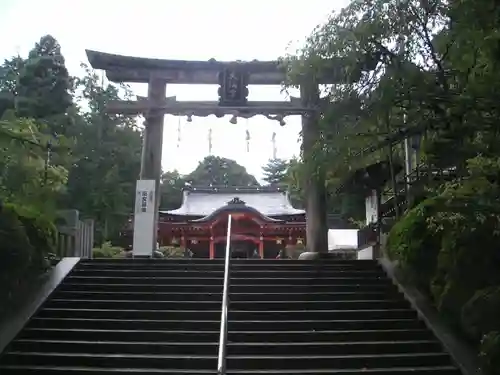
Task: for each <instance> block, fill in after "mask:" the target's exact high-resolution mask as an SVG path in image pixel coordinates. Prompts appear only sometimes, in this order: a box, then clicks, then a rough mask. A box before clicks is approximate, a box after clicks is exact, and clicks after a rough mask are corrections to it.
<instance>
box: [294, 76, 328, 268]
mask: <svg viewBox="0 0 500 375" xmlns="http://www.w3.org/2000/svg"><path fill="white" fill-rule="evenodd" d="M300 97H301V100H302V105H303V106H304V107H306V108H311V107H317V106H318V105H319V88H318V85H317V84H316V83H315V81H314V80H312V79H310V78H309V79H305V80H304V82H303V84H301V85H300ZM302 138H303V139H302V153H303V158H304V163H305V166H306V171H307V172H306V176H305V185H304V186H305V194H306V236H307V252H306V253H302V254H301V255H300V257H299V259H313V258H318V257H319V256H320V254H321V253H328V225H327V220H326V217H327V215H326V187H325V174H324V170H323V169H322V168H315V167H314V165H313V164H314V162H313V160H312V157H313V155H312V153H313V150H314V147H315V144H316V142H317V141H318V140H319V138H320V128H319V113H317V112H309V113H308V114H307V115H303V116H302Z"/></svg>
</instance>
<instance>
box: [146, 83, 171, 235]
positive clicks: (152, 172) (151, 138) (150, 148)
mask: <svg viewBox="0 0 500 375" xmlns="http://www.w3.org/2000/svg"><path fill="white" fill-rule="evenodd" d="M166 89H167V84H166V82H165V81H164V80H159V79H155V78H152V79H150V81H149V86H148V100H149V101H150V102H151V103H152V104H153V105H154V104H160V103H161V102H162V101H163V100H164V99H165V95H166ZM145 117H146V121H145V122H144V125H145V129H144V134H143V146H142V158H141V174H140V179H141V180H155V203H154V207H155V220H154V231H153V234H152V235H153V244H156V242H157V240H156V239H157V235H158V233H157V232H158V230H157V228H158V211H159V209H160V196H161V194H160V178H161V155H162V149H163V121H164V115H163V113H157V112H154V111H151V112H149V113H146V114H145Z"/></svg>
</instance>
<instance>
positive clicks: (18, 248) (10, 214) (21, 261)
mask: <svg viewBox="0 0 500 375" xmlns="http://www.w3.org/2000/svg"><path fill="white" fill-rule="evenodd" d="M33 251H34V249H33V246H32V245H31V243H30V241H29V238H28V236H27V233H26V230H25V228H24V226H23V224H22V222H21V220H20V219H19V215H18V213H17V212H16V210H15V209H14V208H13V207H12V206H5V205H3V204H2V205H0V277H1V278H2V283H4V282H7V280H8V279H9V277H12V275H13V274H14V275H16V274H17V275H22V274H24V273H25V272H27V270H28V269H29V267H30V266H31V261H32V254H33Z"/></svg>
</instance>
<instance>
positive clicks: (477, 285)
mask: <svg viewBox="0 0 500 375" xmlns="http://www.w3.org/2000/svg"><path fill="white" fill-rule="evenodd" d="M449 204H450V210H449V211H448V212H441V213H439V214H438V215H436V216H435V217H433V218H432V221H433V222H432V225H433V226H436V225H437V226H438V227H439V228H441V230H442V233H443V239H442V248H441V251H440V254H439V257H438V264H437V268H436V275H435V277H434V279H433V281H432V288H431V289H432V294H433V297H434V299H435V301H436V304H437V307H438V309H439V310H440V311H441V312H442V313H444V315H445V316H447V317H449V318H450V319H451V320H452V322H453V323H455V324H460V321H461V318H460V317H461V314H462V307H463V306H464V305H465V304H466V303H467V301H469V300H470V299H471V298H472V296H473V295H474V294H475V293H476V291H478V290H481V289H483V288H486V287H489V286H493V285H500V272H499V270H500V220H499V219H500V216H499V214H498V212H497V208H496V207H495V206H491V205H485V204H480V203H477V202H476V201H475V200H474V199H473V198H472V197H471V198H463V197H462V198H455V199H451V200H450V201H449Z"/></svg>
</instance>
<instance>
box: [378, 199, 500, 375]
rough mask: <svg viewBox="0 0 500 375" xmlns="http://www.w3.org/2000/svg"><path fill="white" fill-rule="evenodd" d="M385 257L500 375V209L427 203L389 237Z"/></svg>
mask: <svg viewBox="0 0 500 375" xmlns="http://www.w3.org/2000/svg"><path fill="white" fill-rule="evenodd" d="M387 254H388V256H389V257H390V258H391V259H392V260H395V261H398V262H399V265H400V266H401V268H402V269H403V271H405V273H406V274H407V275H408V276H410V279H412V280H413V281H414V282H415V284H416V285H417V286H418V287H419V288H420V289H421V290H423V291H425V292H428V293H430V296H431V298H432V299H433V300H434V303H435V305H436V308H437V309H438V310H439V312H440V313H441V314H442V316H443V317H444V318H445V319H446V320H447V321H448V322H449V323H450V324H451V325H452V326H454V327H455V328H456V329H458V330H459V332H461V333H462V334H463V335H464V336H466V337H467V338H468V339H470V340H471V341H472V342H473V343H475V344H476V345H477V347H478V348H480V352H481V354H480V360H481V363H482V365H481V366H482V369H483V373H484V374H488V375H499V374H500V368H499V366H500V363H499V362H500V336H499V333H498V332H500V320H499V319H498V317H499V316H500V206H499V205H498V204H497V203H496V202H495V201H492V200H490V201H487V200H486V199H483V200H478V197H477V196H473V195H470V196H466V195H457V196H450V195H448V196H444V195H442V196H438V197H434V198H429V199H426V200H425V201H423V202H422V203H420V204H419V205H417V206H416V207H415V208H413V209H411V210H410V211H408V212H407V214H406V215H405V216H404V217H403V218H401V220H400V221H399V222H398V223H396V224H395V225H394V226H393V228H392V230H391V231H390V233H389V237H388V241H387Z"/></svg>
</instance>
